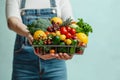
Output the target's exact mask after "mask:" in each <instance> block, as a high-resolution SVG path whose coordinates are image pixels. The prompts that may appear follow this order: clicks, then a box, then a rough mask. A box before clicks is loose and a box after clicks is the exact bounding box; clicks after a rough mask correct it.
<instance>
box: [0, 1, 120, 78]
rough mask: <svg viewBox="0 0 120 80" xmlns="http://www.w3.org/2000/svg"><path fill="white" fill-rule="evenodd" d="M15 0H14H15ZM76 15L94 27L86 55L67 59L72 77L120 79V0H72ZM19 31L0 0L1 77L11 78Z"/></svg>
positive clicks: (70, 76)
mask: <svg viewBox="0 0 120 80" xmlns="http://www.w3.org/2000/svg"><path fill="white" fill-rule="evenodd" d="M11 1H12V0H11ZM71 4H72V7H73V13H74V17H75V19H76V20H77V18H83V19H84V21H85V22H87V23H89V24H90V25H91V26H92V28H93V33H92V34H90V35H89V43H88V46H87V48H86V50H85V52H84V55H76V56H74V57H73V59H72V60H69V61H66V62H67V68H68V70H67V72H68V80H120V76H119V75H120V36H119V34H120V0H71ZM14 40H15V33H14V32H13V31H10V30H9V29H8V28H7V24H6V19H5V0H0V80H11V72H12V59H13V46H14Z"/></svg>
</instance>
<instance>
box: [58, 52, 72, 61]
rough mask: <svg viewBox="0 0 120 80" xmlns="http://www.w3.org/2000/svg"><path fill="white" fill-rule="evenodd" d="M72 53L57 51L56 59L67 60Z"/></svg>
mask: <svg viewBox="0 0 120 80" xmlns="http://www.w3.org/2000/svg"><path fill="white" fill-rule="evenodd" d="M72 57H73V56H72V55H68V54H67V53H59V54H57V57H56V58H57V59H63V60H68V59H72Z"/></svg>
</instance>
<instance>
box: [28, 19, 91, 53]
mask: <svg viewBox="0 0 120 80" xmlns="http://www.w3.org/2000/svg"><path fill="white" fill-rule="evenodd" d="M28 30H29V31H30V33H31V34H32V35H33V38H34V41H33V47H34V48H35V51H36V53H40V54H43V55H44V54H49V53H50V54H55V53H61V52H62V53H68V54H83V52H84V49H85V48H86V46H87V43H88V35H89V33H90V32H91V33H92V31H93V30H92V27H91V26H90V25H89V24H88V23H85V22H84V21H83V19H81V18H78V21H73V20H72V19H71V18H68V19H66V20H65V21H63V20H62V19H61V18H59V17H53V18H52V19H50V20H47V19H38V20H35V21H33V23H32V24H29V25H28Z"/></svg>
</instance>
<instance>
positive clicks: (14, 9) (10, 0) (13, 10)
mask: <svg viewBox="0 0 120 80" xmlns="http://www.w3.org/2000/svg"><path fill="white" fill-rule="evenodd" d="M10 17H17V18H19V19H20V20H21V16H20V8H19V3H18V0H6V18H7V19H8V18H10Z"/></svg>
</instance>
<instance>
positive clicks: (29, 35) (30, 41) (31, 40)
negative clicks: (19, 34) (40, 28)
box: [26, 33, 33, 45]
mask: <svg viewBox="0 0 120 80" xmlns="http://www.w3.org/2000/svg"><path fill="white" fill-rule="evenodd" d="M26 37H27V39H28V41H29V43H30V44H31V45H32V42H33V37H32V35H31V34H30V33H28V34H27V36H26Z"/></svg>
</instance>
